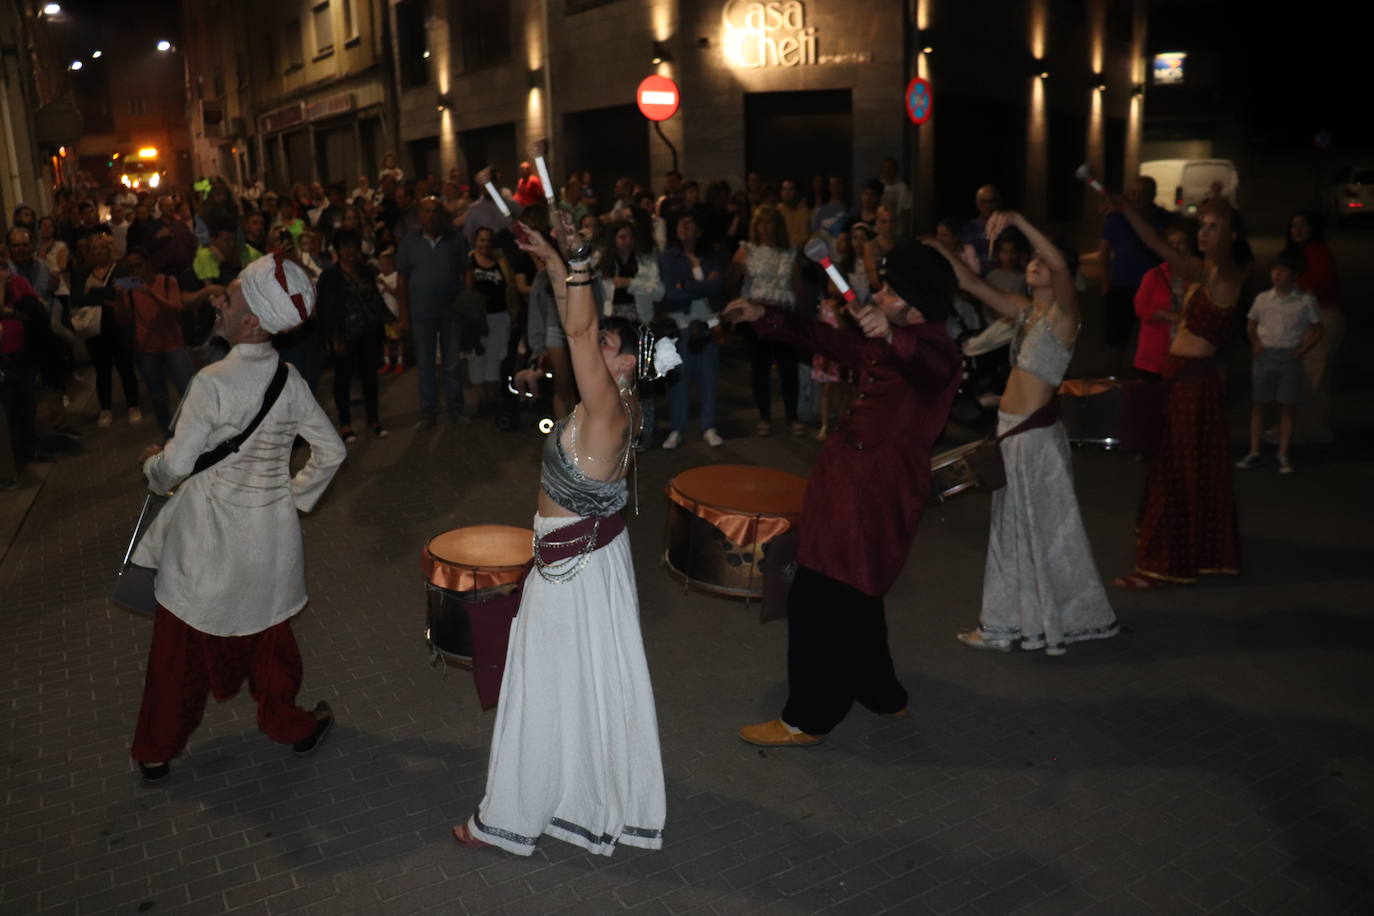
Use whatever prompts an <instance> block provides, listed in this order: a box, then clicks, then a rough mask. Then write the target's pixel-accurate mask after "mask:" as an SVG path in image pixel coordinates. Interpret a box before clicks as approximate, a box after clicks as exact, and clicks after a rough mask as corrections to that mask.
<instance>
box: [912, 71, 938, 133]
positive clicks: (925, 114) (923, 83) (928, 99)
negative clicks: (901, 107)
mask: <svg viewBox="0 0 1374 916" xmlns="http://www.w3.org/2000/svg"><path fill="white" fill-rule="evenodd" d="M932 102H933V97H932V93H931V91H930V80H927V79H922V78H921V77H919V76H918V77H916V78H915V79H913V80H912V81H911V82H910V83H908V84H907V87H906V116H907V117H908V118H910V119H911V123H912V124H924V123H926V122H927V121H929V120H930V109H931V104H932Z"/></svg>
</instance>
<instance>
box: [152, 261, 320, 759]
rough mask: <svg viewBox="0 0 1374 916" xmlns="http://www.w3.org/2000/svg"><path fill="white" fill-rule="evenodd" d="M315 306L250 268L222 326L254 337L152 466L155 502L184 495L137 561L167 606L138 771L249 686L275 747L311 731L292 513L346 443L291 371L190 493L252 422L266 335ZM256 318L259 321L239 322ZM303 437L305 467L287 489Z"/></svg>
mask: <svg viewBox="0 0 1374 916" xmlns="http://www.w3.org/2000/svg"><path fill="white" fill-rule="evenodd" d="M260 274H261V275H264V276H258V275H260ZM278 278H280V279H278ZM264 280H266V281H267V282H263V281H264ZM236 283H238V281H236ZM311 305H313V294H312V293H311V292H310V284H309V280H308V278H306V277H305V275H304V272H303V271H301V270H300V268H299V267H298V266H296V265H294V264H291V263H289V262H287V263H285V264H283V263H282V262H281V261H280V260H279V259H278V260H276V261H274V259H273V257H271V256H268V257H265V258H261V259H259V261H257V262H254V263H253V264H251V265H250V266H249V267H248V268H247V269H246V270H245V271H244V278H243V281H242V284H241V287H239V288H236V287H235V286H233V285H231V288H230V301H229V303H228V304H226V305H224V306H223V309H224V315H225V317H226V318H227V319H231V320H230V321H229V322H228V323H230V324H233V325H234V326H235V327H250V328H251V329H252V333H248V334H243V333H236V334H233V335H232V336H231V338H230V339H231V342H233V343H234V346H233V348H232V349H231V350H230V351H229V355H228V356H227V357H225V358H224V359H223V360H221V361H220V362H217V363H214V364H212V365H210V366H207V367H206V368H204V369H203V370H201V371H200V372H199V373H198V374H197V375H196V376H195V378H194V379H193V380H192V382H191V387H190V388H189V389H188V390H187V392H186V397H185V399H184V401H183V402H182V405H181V408H180V410H179V413H178V417H177V420H176V424H175V427H176V429H175V435H174V436H173V437H172V439H171V440H170V441H168V442H167V444H166V446H165V447H164V448H163V449H162V450H161V451H160V452H158V453H157V454H156V455H153V456H152V457H150V458H149V459H148V460H147V461H146V463H145V465H144V471H145V473H146V474H147V476H148V484H149V488H150V489H151V490H153V491H154V492H156V493H165V492H167V491H168V490H169V489H171V488H172V487H174V486H175V487H176V492H175V495H173V496H172V498H171V500H170V501H169V502H168V503H167V505H166V506H164V507H163V509H162V511H161V512H160V513H159V514H158V516H157V518H156V519H155V520H154V521H153V523H152V525H151V526H150V527H149V529H148V531H147V532H146V534H145V535H144V536H143V538H142V539H141V540H140V542H139V544H138V547H137V549H136V550H135V552H134V556H133V561H134V562H135V563H137V564H139V565H141V566H150V567H155V568H156V569H157V579H156V584H155V587H154V594H155V596H156V598H157V602H158V605H159V608H158V612H157V618H156V620H155V621H154V632H153V643H152V647H151V650H150V652H149V659H148V675H147V682H146V685H145V689H144V698H143V708H142V710H141V711H140V714H139V722H138V728H137V731H136V733H135V736H134V745H133V757H134V759H136V760H138V761H140V762H141V763H147V764H154V763H156V764H161V763H163V762H165V761H167V760H169V759H170V758H171V757H173V756H175V755H176V754H178V753H180V751H181V749H182V748H183V747H184V746H185V743H186V740H187V738H189V737H190V734H191V732H192V731H193V730H194V729H195V727H196V725H197V724H198V723H199V721H200V717H201V714H202V713H203V711H204V706H205V698H206V694H207V693H210V692H213V693H214V695H215V696H216V698H217V699H224V698H226V697H228V696H232V695H233V694H234V693H236V692H237V691H238V688H239V686H240V684H241V683H242V681H243V680H244V678H245V677H246V678H247V679H248V681H249V687H250V690H251V692H252V694H253V698H254V699H255V700H256V701H257V703H258V725H259V727H260V728H261V729H262V730H263V731H264V732H266V733H267V735H268V736H269V737H271V738H272V739H274V740H276V741H279V742H283V743H297V742H301V741H303V740H307V739H309V738H310V737H311V735H312V732H315V731H317V716H316V714H312V713H311V712H309V711H307V710H304V709H300V708H299V707H297V706H296V705H295V696H296V692H297V691H298V690H299V688H300V682H301V663H300V652H299V650H298V649H297V647H296V643H295V638H294V636H293V635H292V633H291V629H290V623H289V618H290V617H291V616H292V615H294V614H295V613H296V612H297V611H299V610H300V609H301V608H302V607H303V606H304V604H305V601H306V594H305V570H304V556H303V550H302V544H301V531H300V523H299V521H298V519H297V517H296V513H297V511H302V512H308V511H309V510H310V509H312V508H313V507H314V506H315V503H316V502H317V501H318V500H319V498H320V496H321V495H322V493H323V492H324V489H325V487H327V486H328V484H329V481H330V479H331V478H332V477H333V476H334V473H335V472H336V471H337V470H338V468H339V465H340V464H342V463H343V460H344V457H345V456H346V450H345V448H344V445H343V443H342V441H340V439H339V436H338V434H337V433H336V432H335V431H334V428H333V426H332V425H331V423H330V422H329V418H328V417H326V416H325V414H324V411H323V410H321V409H320V405H319V403H318V402H317V401H316V400H315V397H314V395H313V394H311V392H310V389H309V388H308V387H307V386H306V384H305V382H304V380H303V379H302V378H301V376H300V375H299V374H298V373H297V372H296V370H295V369H294V368H290V367H288V369H287V380H286V385H285V387H284V388H283V389H282V392H281V394H280V396H279V397H278V398H277V401H276V403H275V404H274V405H273V406H272V409H271V410H270V411H269V412H268V413H267V415H266V416H265V417H264V418H263V420H262V422H261V424H260V425H259V426H258V428H257V429H256V430H255V431H254V432H253V434H252V435H251V436H249V437H248V439H247V441H245V442H244V443H243V445H242V446H241V447H240V448H239V450H238V452H236V453H234V454H231V455H229V456H228V457H226V458H224V459H223V460H222V461H220V462H218V463H217V464H215V465H213V466H212V467H210V468H209V469H207V470H204V471H202V472H200V473H198V474H195V475H194V476H192V477H190V479H189V480H185V482H184V483H182V481H183V479H185V478H186V477H187V475H188V474H190V473H191V471H192V469H193V468H194V466H195V462H196V458H197V457H198V456H200V455H201V454H202V453H204V452H207V451H209V450H211V449H212V448H214V447H215V446H216V445H218V444H219V443H221V442H224V441H226V440H228V439H230V438H233V437H234V436H236V435H238V434H239V433H240V432H242V431H243V430H244V429H246V428H247V427H248V425H249V423H250V422H251V421H252V419H253V417H254V416H256V414H257V413H258V411H259V409H260V408H261V406H262V403H263V397H264V394H265V393H266V390H267V387H268V384H269V383H270V382H271V380H272V377H273V375H274V374H275V372H276V370H277V365H278V362H279V360H278V357H277V354H276V352H275V351H274V350H273V348H272V344H271V341H270V339H266V338H267V335H268V334H270V333H276V332H279V331H281V330H285V329H287V328H289V327H290V326H292V325H293V324H298V323H299V320H300V319H299V318H297V317H296V313H297V312H299V313H303V314H308V313H309V309H310V307H311ZM250 311H251V317H255V318H256V319H257V320H256V322H253V321H249V322H247V323H245V322H244V321H243V320H242V319H243V317H244V316H247V315H248V312H250ZM264 332H265V333H264ZM244 337H247V338H248V339H246V340H245V339H243V338H244ZM297 435H299V436H302V437H303V438H304V439H305V440H306V441H307V442H308V443H309V444H310V449H311V455H310V460H309V461H308V463H307V464H306V465H305V467H304V468H302V469H301V470H300V471H298V472H297V473H296V475H295V476H294V477H292V475H291V469H290V461H291V448H292V444H293V443H294V441H295V438H296V436H297ZM178 484H180V485H179V486H178ZM324 711H325V713H326V714H327V706H326V707H325V708H324ZM144 769H145V772H144V775H145V776H150V774H149V772H148V768H147V767H145V768H144ZM150 778H155V777H150Z"/></svg>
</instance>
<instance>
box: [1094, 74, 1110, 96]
mask: <svg viewBox="0 0 1374 916" xmlns="http://www.w3.org/2000/svg"><path fill="white" fill-rule="evenodd" d="M1093 90H1094V91H1096V92H1106V91H1107V81H1106V80H1105V79H1103V77H1102V75H1101V74H1098V75H1096V76H1094V77H1093Z"/></svg>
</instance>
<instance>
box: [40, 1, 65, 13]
mask: <svg viewBox="0 0 1374 916" xmlns="http://www.w3.org/2000/svg"><path fill="white" fill-rule="evenodd" d="M43 12H45V13H47V14H48V15H49V16H56V15H57V14H58V13H60V12H62V5H61V4H60V3H48V4H45V5H44V7H43Z"/></svg>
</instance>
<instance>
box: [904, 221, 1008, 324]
mask: <svg viewBox="0 0 1374 916" xmlns="http://www.w3.org/2000/svg"><path fill="white" fill-rule="evenodd" d="M921 241H922V242H924V243H925V244H926V245H929V246H930V247H931V248H934V249H935V250H936V251H938V252H940V254H942V255H944V257H945V260H946V261H948V262H949V265H950V266H951V267H953V268H954V275H955V276H956V277H958V278H959V288H960V289H962V290H963V291H964V292H966V293H971V294H972V295H974V296H977V297H978V298H979V299H980V300H982V302H983V303H984V304H986V305H987V307H988V308H990V309H992V310H993V311H995V312H997V313H998V314H999V315H1006V316H1007V317H1009V318H1011V317H1015V316H1017V315H1019V314H1021V312H1023V311H1024V310H1025V308H1026V306H1027V305H1029V304H1030V300H1029V299H1027V298H1026V297H1025V296H1021V295H1018V294H1016V293H1006V292H1003V291H1002V290H1000V289H998V288H997V287H995V286H993V285H992V284H991V283H989V282H987V281H986V280H984V279H983V278H982V277H980V276H978V275H977V274H976V273H974V272H973V271H972V270H970V269H969V266H968V265H967V264H965V263H964V259H963V258H956V257H955V256H954V255H952V254H950V253H949V252H948V251H946V250H945V249H944V246H943V245H941V244H940V243H939V242H937V241H935V240H934V239H922V240H921Z"/></svg>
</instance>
